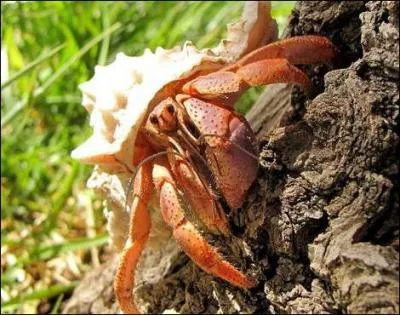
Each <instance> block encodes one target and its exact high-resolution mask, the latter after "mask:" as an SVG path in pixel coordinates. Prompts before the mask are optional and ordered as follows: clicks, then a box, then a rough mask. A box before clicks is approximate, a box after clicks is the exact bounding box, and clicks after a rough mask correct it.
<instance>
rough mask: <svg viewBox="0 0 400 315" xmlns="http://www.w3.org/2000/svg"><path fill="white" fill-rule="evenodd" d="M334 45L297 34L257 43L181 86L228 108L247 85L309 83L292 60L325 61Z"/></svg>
mask: <svg viewBox="0 0 400 315" xmlns="http://www.w3.org/2000/svg"><path fill="white" fill-rule="evenodd" d="M333 56H334V46H333V44H332V43H331V42H330V41H329V40H328V39H327V38H325V37H321V36H299V37H293V38H289V39H286V40H282V41H279V42H276V43H272V44H270V45H267V46H264V47H261V48H259V49H257V50H256V51H254V52H252V53H250V54H249V55H247V56H245V57H243V58H242V59H240V60H239V61H237V62H236V63H234V64H232V65H229V66H227V67H225V68H223V69H221V70H220V71H217V72H213V73H211V74H208V75H205V76H200V77H198V78H196V79H194V80H192V81H189V82H188V83H186V84H185V85H184V86H183V88H182V89H183V91H184V92H185V93H187V94H189V95H190V96H194V97H198V98H201V99H206V100H212V101H213V103H215V104H219V105H222V106H224V107H229V108H231V107H232V106H233V104H234V103H235V102H236V100H237V99H238V98H239V97H240V95H241V94H242V93H243V92H245V91H246V90H247V89H248V88H249V87H251V86H257V85H267V84H272V83H297V84H300V85H304V86H305V87H306V88H308V87H309V83H310V81H309V79H308V77H307V75H306V74H305V73H303V72H302V71H301V70H300V69H298V68H296V67H295V66H293V65H292V64H310V63H314V62H320V61H328V60H330V59H332V58H333Z"/></svg>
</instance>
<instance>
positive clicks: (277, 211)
mask: <svg viewBox="0 0 400 315" xmlns="http://www.w3.org/2000/svg"><path fill="white" fill-rule="evenodd" d="M398 15H399V3H398V2H395V1H382V2H380V1H371V2H362V1H349V2H345V1H341V2H332V1H315V2H314V1H313V2H298V3H297V5H296V8H295V10H294V12H293V13H292V15H291V18H290V21H289V25H288V27H287V29H286V32H285V36H287V37H291V36H296V35H303V34H320V35H324V36H327V37H329V38H330V39H331V40H332V41H333V43H334V44H335V45H336V46H337V47H338V50H339V52H338V58H337V60H335V61H334V62H333V63H332V64H330V65H313V66H307V67H304V68H303V69H304V70H305V71H306V72H307V73H308V74H309V75H310V77H311V78H312V81H313V84H314V89H313V91H311V92H310V93H309V94H308V95H306V94H304V93H303V92H302V90H301V89H299V88H293V89H292V87H291V86H287V85H275V86H272V87H270V88H269V89H267V90H266V92H265V93H264V95H263V96H262V97H261V98H260V99H259V101H258V102H257V103H256V104H255V105H254V106H253V108H252V110H251V111H250V112H249V114H248V116H247V118H248V119H249V121H250V123H251V124H252V127H253V128H254V130H255V131H256V133H257V135H258V139H259V142H260V148H261V156H260V164H261V169H260V172H259V176H258V180H257V181H256V183H255V184H254V185H253V187H252V190H251V192H250V194H249V196H248V198H247V201H246V203H245V205H244V207H243V209H241V210H240V211H237V212H236V213H232V214H231V217H230V221H231V224H232V226H233V230H234V233H235V237H234V239H232V240H229V241H227V240H226V239H218V238H217V237H215V236H214V237H213V236H211V235H210V239H211V241H212V242H213V244H215V246H217V247H218V248H219V249H220V250H221V253H223V254H224V255H225V256H226V257H227V258H228V259H229V260H231V261H232V262H234V263H236V264H237V265H238V267H240V268H241V269H243V270H247V272H248V273H249V274H252V275H254V276H256V277H257V278H258V279H259V285H258V286H257V287H256V288H254V289H252V290H242V289H238V288H236V287H233V286H231V285H230V284H228V283H226V282H224V281H222V280H220V279H216V278H214V277H212V276H210V275H208V274H206V273H205V272H203V271H202V270H200V269H199V268H198V267H196V266H195V265H194V264H193V263H192V262H191V261H190V260H189V259H187V258H186V257H185V255H183V254H180V255H177V258H176V261H175V263H174V264H173V266H171V267H170V270H169V272H168V274H167V275H166V276H165V277H164V279H163V280H162V281H159V282H157V283H154V284H143V285H141V286H139V287H138V289H137V290H136V295H137V297H138V300H139V301H141V304H142V306H143V307H144V308H145V309H147V310H148V312H150V313H162V312H170V311H172V310H173V311H175V312H179V313H184V312H188V313H216V312H220V313H253V312H264V313H306V312H307V313H308V312H312V313H398V312H399V302H398V301H399V268H398V263H399V243H398V226H399V222H398V209H399V193H398V191H399V182H398V173H399V169H398V157H399V92H398V88H399V86H398V80H399V57H398V56H399V42H398V41H399V20H398ZM115 268H116V259H113V260H111V261H110V262H108V263H106V264H105V265H104V266H102V267H101V268H100V269H98V270H94V271H93V272H92V273H90V274H88V275H87V277H86V278H85V279H84V280H83V281H82V283H81V284H80V286H79V287H78V288H77V289H76V290H75V292H74V294H73V296H72V297H71V299H70V300H69V301H68V302H67V303H66V304H65V305H64V312H65V313H115V312H116V310H117V306H116V305H115V301H114V297H113V292H112V281H113V275H114V272H115ZM166 310H169V311H166Z"/></svg>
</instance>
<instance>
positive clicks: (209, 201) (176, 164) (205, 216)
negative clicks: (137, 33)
mask: <svg viewBox="0 0 400 315" xmlns="http://www.w3.org/2000/svg"><path fill="white" fill-rule="evenodd" d="M168 159H169V162H170V165H171V166H172V170H173V173H174V175H175V178H176V181H177V182H178V184H179V186H180V187H182V189H183V191H184V193H185V196H187V198H188V199H189V201H190V203H191V205H192V207H193V210H194V211H195V212H196V213H197V214H198V215H199V217H200V219H201V220H202V221H203V222H204V223H205V224H206V226H207V227H209V228H210V229H211V230H218V231H220V232H222V233H223V234H224V235H228V234H230V233H229V228H228V221H227V219H226V216H225V213H224V212H223V210H222V209H220V208H219V207H218V204H217V203H216V202H215V200H214V198H213V197H212V196H211V195H210V192H209V191H208V190H207V189H206V187H205V186H204V184H203V182H202V181H201V180H200V177H199V176H198V175H197V173H196V171H195V170H194V169H193V167H191V166H190V164H189V163H188V162H187V161H186V160H184V159H183V158H182V157H181V156H177V155H176V154H171V153H170V154H169V155H168Z"/></svg>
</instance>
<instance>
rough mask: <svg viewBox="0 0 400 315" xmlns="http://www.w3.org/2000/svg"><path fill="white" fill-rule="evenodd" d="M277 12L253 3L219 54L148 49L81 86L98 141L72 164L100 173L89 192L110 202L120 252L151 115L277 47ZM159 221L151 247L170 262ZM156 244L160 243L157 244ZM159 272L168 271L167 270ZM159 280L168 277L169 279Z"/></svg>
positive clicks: (121, 58)
mask: <svg viewBox="0 0 400 315" xmlns="http://www.w3.org/2000/svg"><path fill="white" fill-rule="evenodd" d="M270 11H271V7H270V3H269V2H266V1H259V2H257V1H249V2H246V3H245V5H244V10H243V14H242V17H241V20H240V21H239V22H237V23H234V24H229V25H228V32H227V39H224V40H222V41H221V42H220V44H219V45H218V46H216V47H215V48H213V49H203V50H199V49H197V48H196V47H195V46H194V45H193V44H192V43H191V42H186V43H185V44H184V45H183V47H182V48H180V47H175V48H173V49H169V50H166V49H163V48H157V49H156V51H155V52H154V53H153V52H151V51H150V50H149V49H146V50H145V51H144V54H143V55H142V56H138V57H129V56H126V55H125V54H123V53H119V54H117V56H116V59H115V61H114V62H113V63H111V64H109V65H107V66H96V67H95V74H94V77H93V78H92V79H91V80H89V81H87V82H85V83H83V84H81V85H80V90H81V91H82V94H83V99H82V105H83V106H84V107H85V108H86V109H87V111H88V112H89V113H90V125H91V127H92V128H93V134H92V136H91V137H90V138H89V139H88V140H87V141H86V142H84V143H83V144H81V145H80V146H79V147H78V148H76V149H75V150H73V151H72V153H71V156H72V158H74V159H77V160H79V161H81V162H83V163H87V164H93V165H95V169H94V171H93V173H92V176H91V177H90V179H89V181H88V187H89V188H93V189H95V190H96V191H97V192H99V193H101V195H102V196H103V197H105V199H106V205H105V213H106V217H107V219H108V227H107V229H108V231H109V233H110V237H111V244H112V245H114V247H115V248H116V249H118V250H121V249H122V248H123V246H124V244H125V241H126V238H127V231H128V222H129V211H130V203H131V200H129V198H127V196H128V195H129V194H127V192H126V191H127V187H128V181H129V178H130V177H131V174H132V171H133V167H132V160H133V157H134V154H135V152H134V143H135V139H136V136H137V133H138V130H139V128H141V126H142V125H143V123H144V121H145V119H146V117H147V115H148V114H149V113H150V112H151V110H152V109H153V107H154V106H155V105H156V104H157V103H158V102H160V101H161V100H163V99H165V98H167V97H169V96H174V95H175V94H177V93H179V92H180V88H181V86H182V84H183V83H182V82H184V81H185V80H187V79H188V78H191V77H192V76H194V75H198V74H205V73H208V72H211V71H215V70H217V69H220V68H221V67H222V66H223V65H225V64H227V63H230V62H233V61H235V60H236V59H238V58H239V57H241V56H242V55H244V54H246V53H248V52H250V51H252V50H254V49H256V48H258V47H260V46H262V45H264V44H266V43H269V42H271V41H273V40H275V39H276V37H277V25H276V22H275V20H273V19H272V18H271V15H270ZM127 199H128V200H127ZM155 204H156V203H155ZM154 212H156V211H154ZM152 219H153V221H154V222H153V225H152V226H153V229H152V232H151V235H150V242H149V243H153V246H152V245H151V244H149V246H148V247H150V251H151V250H152V251H153V253H157V255H156V256H157V257H158V256H160V257H159V259H164V258H161V257H163V256H162V253H163V252H165V251H168V252H169V253H170V254H171V255H172V253H173V252H174V250H172V249H168V248H169V247H168V246H169V245H168V244H167V245H166V244H165V242H163V241H161V240H162V239H164V240H165V239H167V240H168V237H167V238H166V237H165V236H166V233H168V232H165V228H164V230H163V224H162V223H160V224H158V223H157V222H158V221H160V220H158V217H155V218H154V215H153V214H152ZM158 227H160V228H158ZM157 235H158V236H159V237H157ZM152 239H156V241H155V242H151V240H152ZM172 247H173V246H172ZM150 256H151V255H150ZM155 259H156V260H157V258H155ZM166 259H167V258H166ZM154 264H158V265H164V267H165V268H168V264H167V263H165V264H160V261H158V262H156V263H154ZM154 264H153V265H154ZM147 265H149V264H147ZM139 268H140V266H139ZM165 268H164V269H165ZM153 274H154V272H153ZM158 274H160V276H162V274H163V272H159V273H158ZM155 280H156V279H153V281H155ZM147 281H149V279H147ZM150 282H151V281H150Z"/></svg>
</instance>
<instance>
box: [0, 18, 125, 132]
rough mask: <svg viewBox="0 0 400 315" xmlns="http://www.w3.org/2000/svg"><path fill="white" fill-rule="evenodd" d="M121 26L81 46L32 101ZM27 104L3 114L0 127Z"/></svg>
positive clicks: (22, 102)
mask: <svg viewBox="0 0 400 315" xmlns="http://www.w3.org/2000/svg"><path fill="white" fill-rule="evenodd" d="M121 26H122V24H121V23H119V22H117V23H115V24H114V25H112V26H110V27H109V28H108V29H106V30H105V31H104V32H102V33H100V34H99V35H97V36H95V37H94V38H93V39H91V40H90V41H89V42H88V43H87V44H86V45H85V46H83V47H82V48H81V49H80V50H79V51H78V52H77V53H76V54H75V55H74V56H72V57H71V58H70V59H69V60H68V61H67V62H65V63H64V64H63V65H62V66H61V67H60V68H58V70H57V71H56V72H54V73H53V75H52V76H51V77H50V78H49V79H47V81H46V82H45V83H44V84H43V85H42V86H40V87H38V88H36V89H35V91H34V92H33V95H32V99H35V98H37V97H38V96H40V95H42V94H43V93H44V92H45V91H46V90H47V89H48V88H49V87H50V86H51V85H52V84H53V83H54V81H56V80H57V79H58V78H59V77H61V76H62V75H63V74H64V73H65V72H67V71H68V69H69V67H70V66H71V65H72V64H73V63H75V62H76V61H77V60H79V59H80V58H81V57H82V56H83V55H84V54H86V53H87V52H88V51H89V50H90V49H91V48H92V47H93V46H95V45H97V44H98V43H99V42H100V41H101V40H102V39H103V38H105V37H106V36H108V35H110V34H111V33H113V32H115V31H116V30H118V29H119V28H120V27H121ZM27 104H28V98H24V99H23V100H22V101H21V102H19V103H18V106H16V107H14V109H13V110H10V111H9V112H8V113H6V114H5V117H4V118H3V119H2V120H1V127H3V126H4V125H5V124H6V123H7V122H9V121H10V120H11V119H12V118H13V117H14V116H15V115H16V114H17V113H18V112H19V111H20V110H21V109H23V108H24V107H25V106H26V105H27Z"/></svg>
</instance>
